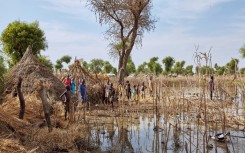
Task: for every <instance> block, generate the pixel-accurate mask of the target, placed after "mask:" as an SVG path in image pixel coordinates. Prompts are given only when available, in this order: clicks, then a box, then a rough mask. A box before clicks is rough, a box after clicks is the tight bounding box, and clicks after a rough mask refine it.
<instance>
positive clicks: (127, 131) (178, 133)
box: [0, 77, 245, 153]
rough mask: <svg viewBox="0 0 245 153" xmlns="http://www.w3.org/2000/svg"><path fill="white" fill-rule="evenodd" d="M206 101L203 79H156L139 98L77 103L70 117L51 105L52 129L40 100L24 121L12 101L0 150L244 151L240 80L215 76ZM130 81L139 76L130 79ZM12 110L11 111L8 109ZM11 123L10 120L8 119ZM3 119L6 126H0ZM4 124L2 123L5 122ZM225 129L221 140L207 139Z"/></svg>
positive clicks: (0, 136) (29, 100)
mask: <svg viewBox="0 0 245 153" xmlns="http://www.w3.org/2000/svg"><path fill="white" fill-rule="evenodd" d="M215 81H216V82H215V93H214V99H213V100H210V98H209V90H208V80H205V79H198V78H192V77H191V78H189V77H184V78H156V79H155V80H154V94H153V96H150V95H149V94H148V91H147V96H146V98H145V99H140V102H139V103H138V104H136V102H134V101H132V100H129V101H128V100H127V99H126V98H125V97H124V96H123V97H122V98H120V99H119V100H118V102H115V103H114V104H115V108H114V110H113V109H112V107H111V105H106V104H103V103H100V102H98V103H95V102H93V103H88V104H87V106H86V108H85V105H81V103H80V104H79V105H78V108H77V110H76V112H75V121H73V122H71V121H70V120H64V111H63V106H62V103H60V102H57V103H55V104H54V105H53V108H54V114H53V115H52V116H51V119H52V124H53V130H52V132H49V131H48V129H47V127H46V123H45V122H44V121H43V119H44V117H43V114H42V108H41V107H40V105H39V103H40V99H39V98H37V97H35V96H29V97H27V103H29V104H32V105H31V106H30V105H29V106H30V108H27V110H26V116H25V120H24V121H19V120H17V119H16V117H17V116H18V110H19V108H18V99H17V98H16V97H14V98H13V99H12V101H10V102H6V103H4V104H3V105H2V106H1V107H2V108H1V109H3V111H5V112H6V114H1V113H0V117H4V116H6V115H8V114H9V115H10V116H11V117H14V118H13V119H12V122H10V121H9V120H7V119H5V120H2V122H1V129H2V130H1V133H0V145H1V149H0V151H1V152H12V151H13V150H15V151H16V152H27V151H29V152H30V151H31V152H146V153H147V152H155V153H158V152H159V153H160V152H176V153H177V152H206V151H208V152H235V153H238V152H241V153H242V152H244V150H245V145H244V144H245V133H244V125H245V120H244V114H245V111H244V109H245V106H244V93H245V92H244V84H243V78H240V79H239V80H235V81H232V80H231V79H229V78H219V79H217V80H215ZM130 82H132V84H136V83H141V82H142V79H140V78H135V79H130ZM13 109H14V111H13ZM13 121H15V122H13ZM6 123H7V124H6ZM7 125H8V126H7ZM227 132H230V136H229V137H227V138H226V140H225V141H224V142H219V141H216V140H213V139H211V138H210V137H209V136H214V135H215V134H217V133H224V134H225V133H227Z"/></svg>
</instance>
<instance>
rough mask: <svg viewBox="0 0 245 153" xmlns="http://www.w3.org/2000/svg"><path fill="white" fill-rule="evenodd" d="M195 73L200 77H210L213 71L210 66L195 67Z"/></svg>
mask: <svg viewBox="0 0 245 153" xmlns="http://www.w3.org/2000/svg"><path fill="white" fill-rule="evenodd" d="M196 72H197V73H199V72H200V74H202V75H206V74H207V75H211V74H213V72H214V69H213V68H211V67H210V66H202V67H196Z"/></svg>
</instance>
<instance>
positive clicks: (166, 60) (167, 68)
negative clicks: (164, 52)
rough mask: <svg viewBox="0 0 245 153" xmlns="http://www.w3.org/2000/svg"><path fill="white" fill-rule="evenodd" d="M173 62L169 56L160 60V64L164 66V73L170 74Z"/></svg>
mask: <svg viewBox="0 0 245 153" xmlns="http://www.w3.org/2000/svg"><path fill="white" fill-rule="evenodd" d="M174 62H175V60H174V58H173V57H171V56H167V57H165V58H164V59H163V60H162V63H163V64H164V66H165V71H166V72H167V73H170V72H171V69H172V67H173V65H174Z"/></svg>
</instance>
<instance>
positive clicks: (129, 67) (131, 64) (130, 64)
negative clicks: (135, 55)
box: [125, 56, 136, 76]
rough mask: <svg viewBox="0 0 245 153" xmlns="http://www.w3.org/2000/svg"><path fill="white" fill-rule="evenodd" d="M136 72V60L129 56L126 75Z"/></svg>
mask: <svg viewBox="0 0 245 153" xmlns="http://www.w3.org/2000/svg"><path fill="white" fill-rule="evenodd" d="M135 72H136V68H135V65H134V62H133V60H132V58H131V56H129V57H128V62H127V66H126V73H125V74H126V75H127V76H129V75H130V74H132V73H135Z"/></svg>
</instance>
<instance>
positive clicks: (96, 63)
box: [89, 59, 104, 73]
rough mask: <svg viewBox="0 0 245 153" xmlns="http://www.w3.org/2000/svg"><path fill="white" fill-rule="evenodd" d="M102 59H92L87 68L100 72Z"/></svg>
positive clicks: (102, 64) (102, 63)
mask: <svg viewBox="0 0 245 153" xmlns="http://www.w3.org/2000/svg"><path fill="white" fill-rule="evenodd" d="M103 66H104V61H103V60H102V59H92V60H91V61H90V64H89V70H90V71H92V72H94V73H100V72H102V69H103Z"/></svg>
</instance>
